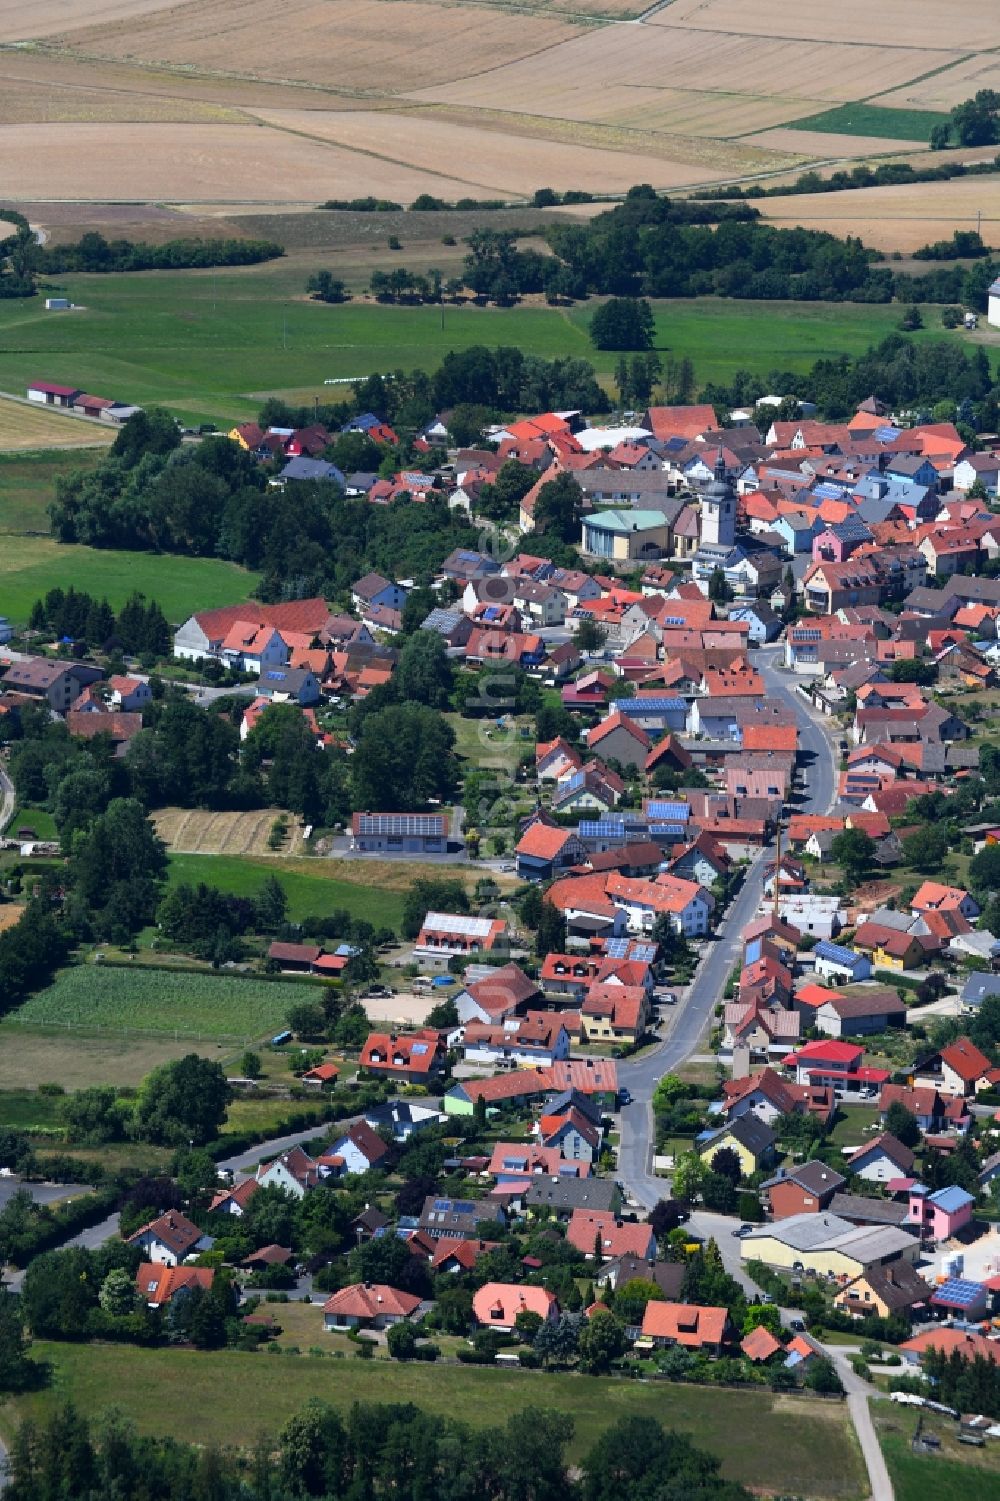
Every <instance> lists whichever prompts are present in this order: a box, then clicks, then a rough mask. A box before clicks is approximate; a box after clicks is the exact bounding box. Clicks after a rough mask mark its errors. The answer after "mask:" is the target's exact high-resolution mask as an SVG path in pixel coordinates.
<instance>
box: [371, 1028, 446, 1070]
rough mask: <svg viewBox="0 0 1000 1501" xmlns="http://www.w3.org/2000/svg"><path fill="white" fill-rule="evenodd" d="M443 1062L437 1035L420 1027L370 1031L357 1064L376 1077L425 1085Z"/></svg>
mask: <svg viewBox="0 0 1000 1501" xmlns="http://www.w3.org/2000/svg"><path fill="white" fill-rule="evenodd" d="M443 1062H444V1052H443V1049H442V1046H441V1038H440V1036H439V1034H438V1033H437V1032H436V1031H435V1030H434V1029H433V1028H432V1027H423V1028H421V1029H420V1030H419V1031H417V1032H370V1033H369V1034H368V1038H367V1040H366V1042H365V1045H364V1047H363V1048H362V1049H361V1056H360V1057H359V1059H358V1067H359V1069H364V1070H366V1071H367V1073H369V1074H373V1075H374V1076H375V1078H377V1079H398V1080H400V1081H401V1082H402V1083H406V1084H426V1083H428V1081H429V1080H430V1078H431V1075H432V1074H433V1073H434V1072H435V1071H436V1070H437V1069H439V1068H440V1067H441V1066H442V1064H443Z"/></svg>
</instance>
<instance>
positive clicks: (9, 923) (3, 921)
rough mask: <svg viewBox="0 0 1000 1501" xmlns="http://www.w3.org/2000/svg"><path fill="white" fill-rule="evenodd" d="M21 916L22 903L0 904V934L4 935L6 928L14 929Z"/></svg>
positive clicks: (22, 913)
mask: <svg viewBox="0 0 1000 1501" xmlns="http://www.w3.org/2000/svg"><path fill="white" fill-rule="evenodd" d="M23 916H24V903H23V902H2V903H0V933H5V932H6V931H7V929H8V928H16V927H17V925H18V923H19V922H20V921H21V918H22V917H23Z"/></svg>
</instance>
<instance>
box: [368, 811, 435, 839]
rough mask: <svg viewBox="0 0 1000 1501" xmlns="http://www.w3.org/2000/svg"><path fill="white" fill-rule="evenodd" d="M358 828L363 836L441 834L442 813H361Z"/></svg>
mask: <svg viewBox="0 0 1000 1501" xmlns="http://www.w3.org/2000/svg"><path fill="white" fill-rule="evenodd" d="M359 826H360V830H361V833H363V834H399V835H406V834H443V833H444V832H445V828H446V819H445V816H444V814H443V813H362V814H361V816H360V818H359Z"/></svg>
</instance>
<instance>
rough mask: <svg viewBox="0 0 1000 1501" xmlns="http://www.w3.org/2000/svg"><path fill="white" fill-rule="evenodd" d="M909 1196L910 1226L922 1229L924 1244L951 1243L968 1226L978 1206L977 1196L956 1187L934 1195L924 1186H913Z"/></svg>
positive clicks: (944, 1189)
mask: <svg viewBox="0 0 1000 1501" xmlns="http://www.w3.org/2000/svg"><path fill="white" fill-rule="evenodd" d="M908 1196H909V1206H908V1210H907V1216H906V1218H907V1223H908V1224H910V1225H916V1226H917V1227H918V1228H919V1231H920V1237H921V1239H922V1240H936V1241H943V1240H951V1238H952V1236H953V1235H957V1234H958V1233H959V1231H960V1230H964V1228H965V1226H966V1225H968V1224H969V1222H970V1220H971V1219H972V1211H973V1209H974V1207H975V1203H976V1198H975V1195H974V1194H970V1193H968V1192H966V1190H965V1189H964V1188H959V1187H957V1186H956V1185H955V1184H952V1185H951V1186H950V1187H948V1188H939V1189H936V1190H935V1191H934V1192H933V1193H931V1191H930V1190H929V1189H927V1188H925V1187H924V1185H923V1184H922V1183H913V1184H911V1186H910V1189H909V1195H908Z"/></svg>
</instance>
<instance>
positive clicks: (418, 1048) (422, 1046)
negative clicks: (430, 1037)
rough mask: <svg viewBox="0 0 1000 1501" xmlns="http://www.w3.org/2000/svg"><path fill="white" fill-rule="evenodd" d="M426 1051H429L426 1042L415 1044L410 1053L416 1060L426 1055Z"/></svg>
mask: <svg viewBox="0 0 1000 1501" xmlns="http://www.w3.org/2000/svg"><path fill="white" fill-rule="evenodd" d="M426 1051H427V1044H426V1042H415V1043H414V1044H413V1046H412V1048H411V1049H410V1053H411V1055H412V1056H413V1057H414V1058H422V1057H423V1055H424V1054H425V1053H426Z"/></svg>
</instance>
